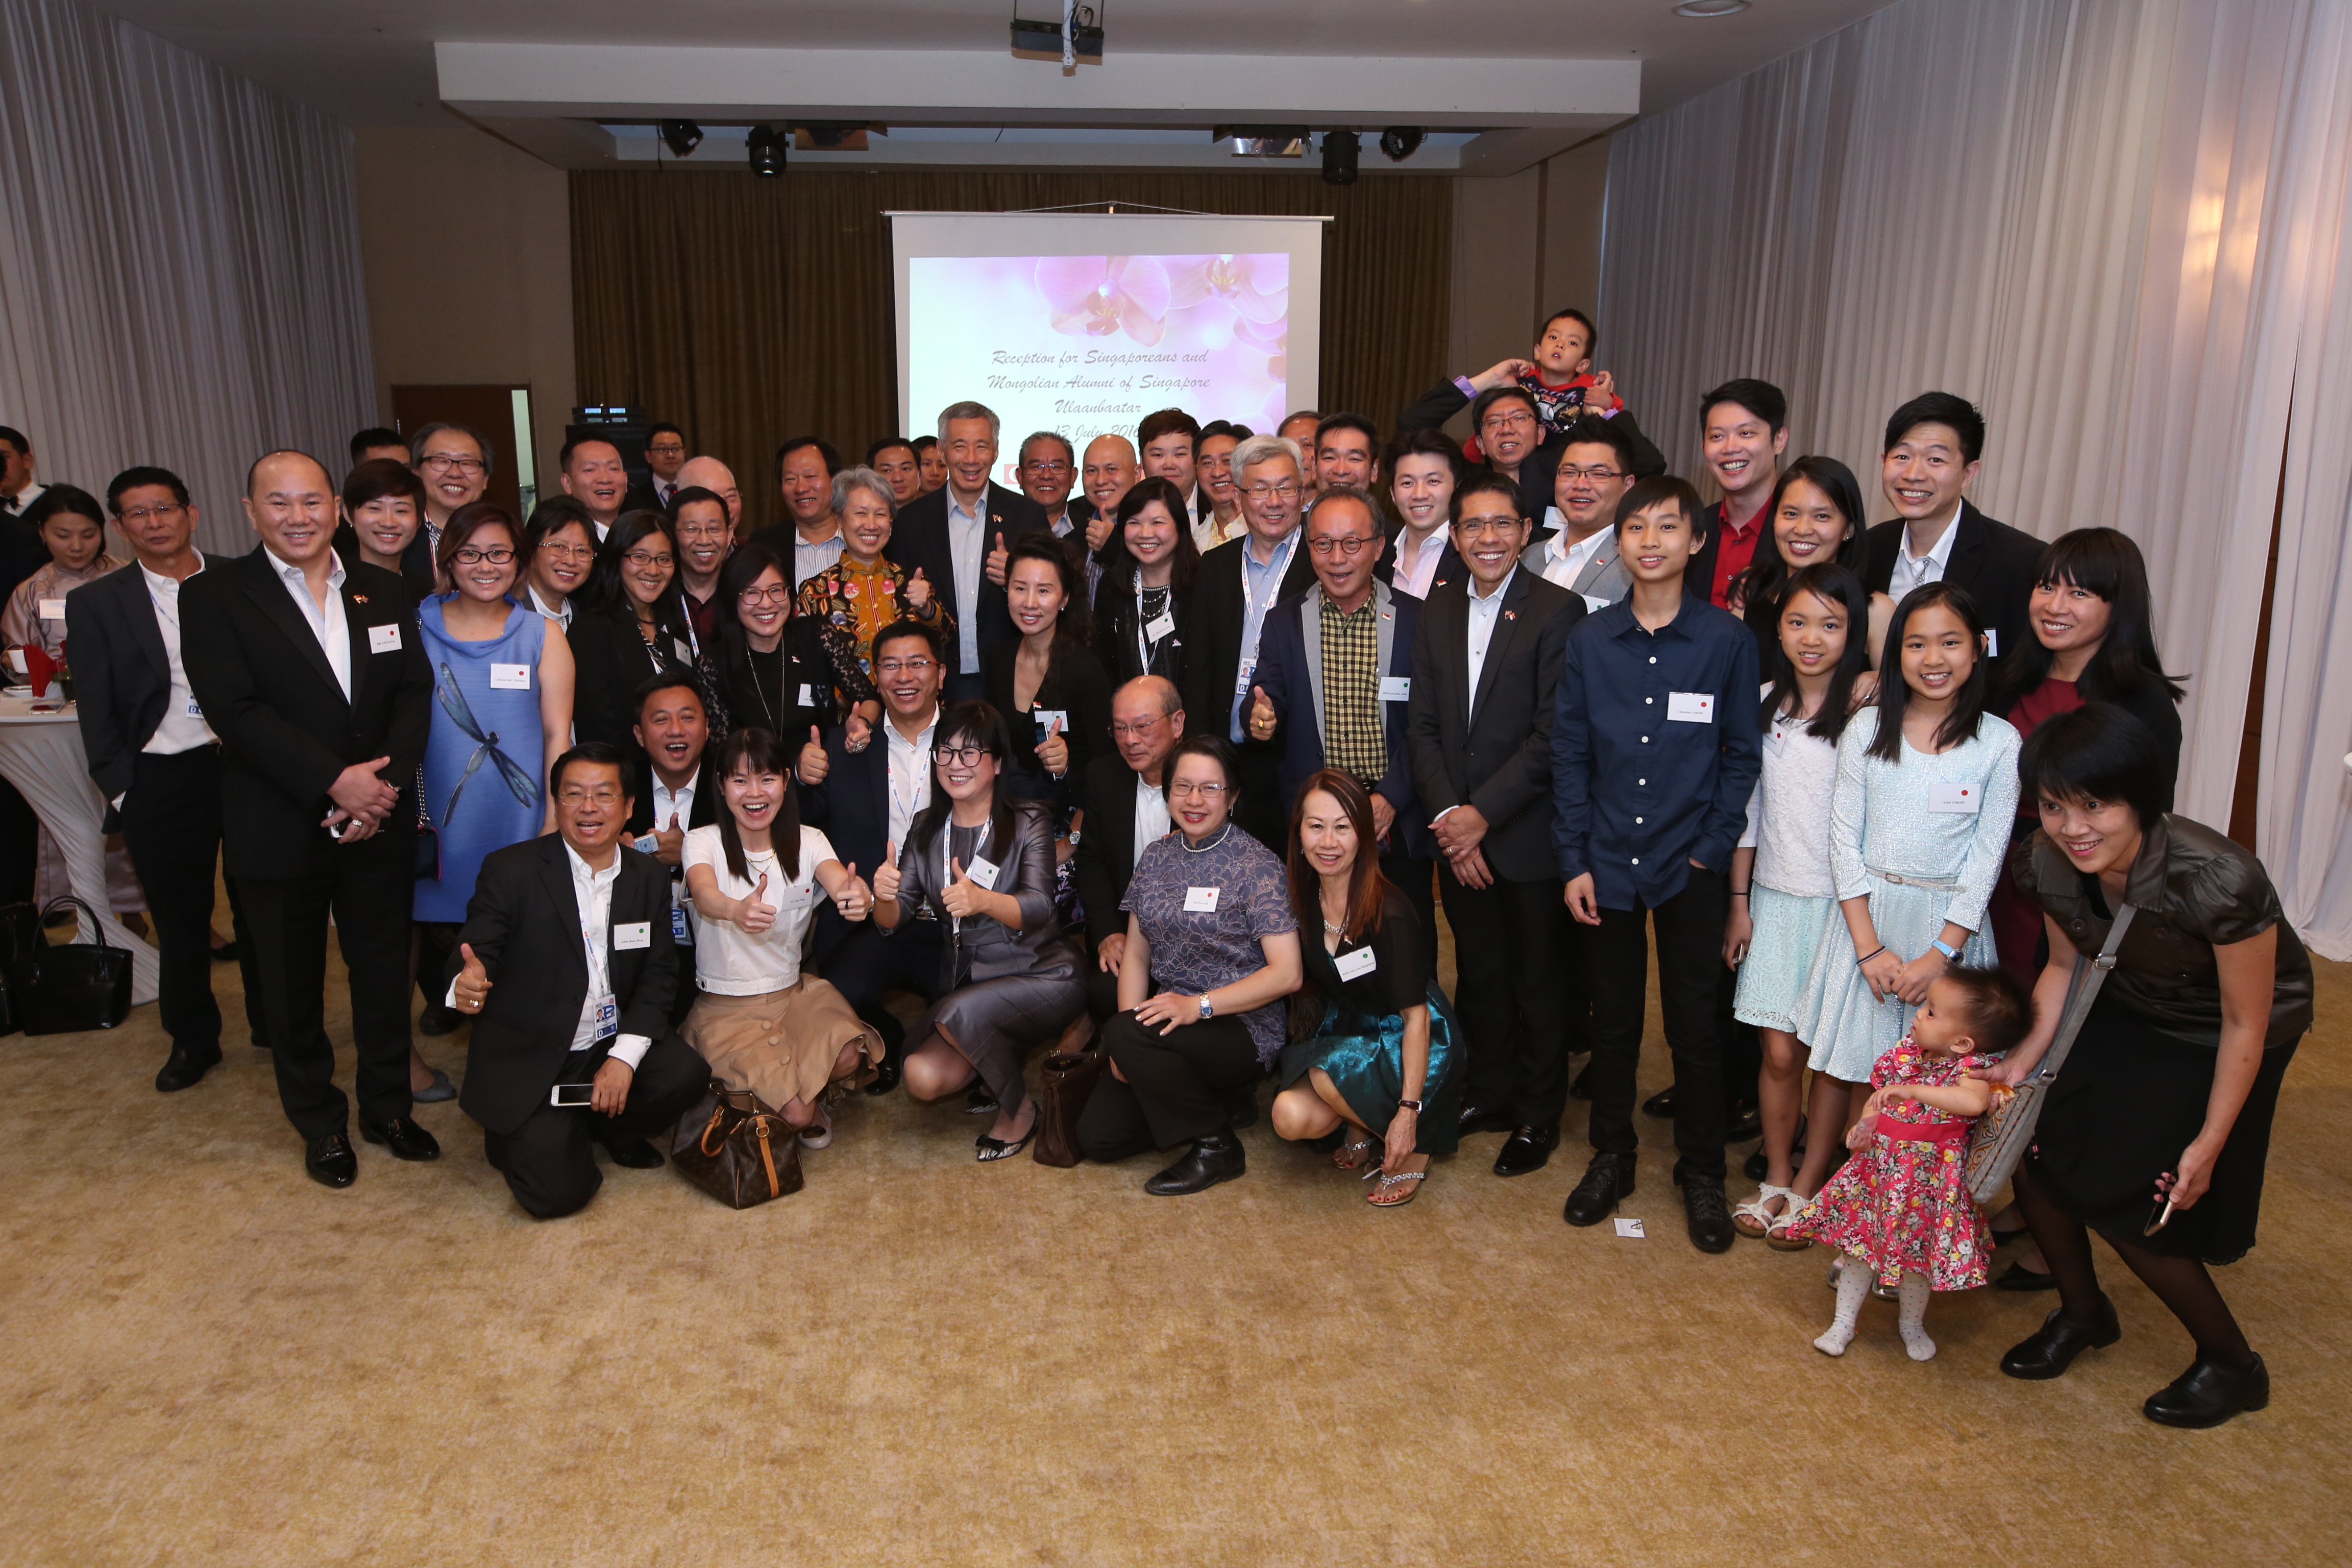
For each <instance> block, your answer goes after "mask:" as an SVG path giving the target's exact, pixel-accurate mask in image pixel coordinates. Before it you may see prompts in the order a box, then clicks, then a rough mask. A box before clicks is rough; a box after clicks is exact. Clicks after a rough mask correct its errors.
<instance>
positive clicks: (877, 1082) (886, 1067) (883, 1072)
mask: <svg viewBox="0 0 2352 1568" xmlns="http://www.w3.org/2000/svg"><path fill="white" fill-rule="evenodd" d="M896 1088H898V1068H895V1067H892V1066H891V1065H890V1064H889V1063H888V1062H884V1063H883V1064H882V1065H881V1066H880V1067H878V1068H875V1069H874V1079H873V1081H872V1082H871V1083H868V1084H867V1085H866V1093H868V1094H887V1093H889V1092H890V1091H891V1090H892V1089H896Z"/></svg>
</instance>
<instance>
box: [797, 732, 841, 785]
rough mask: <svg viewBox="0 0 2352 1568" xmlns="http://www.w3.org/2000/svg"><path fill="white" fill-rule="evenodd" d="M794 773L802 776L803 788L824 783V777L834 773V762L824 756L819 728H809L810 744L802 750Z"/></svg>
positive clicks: (822, 738)
mask: <svg viewBox="0 0 2352 1568" xmlns="http://www.w3.org/2000/svg"><path fill="white" fill-rule="evenodd" d="M832 771H833V760H832V759H831V758H829V757H827V756H826V755H825V754H824V736H823V735H822V734H820V733H818V731H817V727H816V726H815V725H814V724H812V725H810V726H809V738H808V744H806V745H805V746H803V747H802V748H801V755H800V761H799V762H797V763H794V764H793V772H794V773H798V774H800V775H801V784H802V787H803V788H806V787H808V786H809V785H812V784H823V783H824V775H825V774H826V773H830V772H832Z"/></svg>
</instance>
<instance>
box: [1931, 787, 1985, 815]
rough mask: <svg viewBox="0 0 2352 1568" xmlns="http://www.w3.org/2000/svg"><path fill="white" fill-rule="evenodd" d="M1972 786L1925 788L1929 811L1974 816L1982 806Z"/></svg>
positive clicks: (1977, 792) (1977, 793)
mask: <svg viewBox="0 0 2352 1568" xmlns="http://www.w3.org/2000/svg"><path fill="white" fill-rule="evenodd" d="M1982 804H1983V803H1982V801H1981V800H1980V799H1979V791H1978V789H1977V786H1976V785H1974V784H1929V785H1928V786H1927V809H1928V810H1929V811H1948V812H1960V813H1964V814H1965V815H1967V816H1975V815H1976V814H1977V810H1978V808H1979V806H1980V805H1982Z"/></svg>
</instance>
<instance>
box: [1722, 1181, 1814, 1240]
mask: <svg viewBox="0 0 2352 1568" xmlns="http://www.w3.org/2000/svg"><path fill="white" fill-rule="evenodd" d="M1774 1198H1780V1199H1781V1200H1782V1207H1781V1210H1780V1213H1779V1214H1777V1215H1776V1214H1773V1213H1771V1212H1770V1211H1769V1210H1768V1209H1767V1208H1766V1207H1765V1206H1764V1205H1766V1204H1769V1203H1770V1202H1771V1201H1772V1200H1773V1199H1774ZM1802 1202H1803V1200H1802V1199H1801V1198H1799V1197H1798V1196H1797V1194H1795V1192H1793V1191H1792V1190H1790V1188H1787V1187H1776V1186H1774V1185H1773V1184H1771V1183H1769V1182H1766V1183H1765V1184H1763V1185H1761V1186H1760V1187H1759V1188H1757V1190H1756V1195H1755V1196H1754V1197H1752V1198H1750V1199H1748V1201H1747V1202H1746V1203H1744V1204H1740V1205H1737V1206H1735V1207H1734V1208H1733V1209H1732V1211H1731V1227H1732V1229H1734V1230H1736V1231H1738V1233H1739V1234H1740V1235H1742V1236H1745V1237H1750V1238H1751V1239H1754V1240H1757V1241H1764V1240H1768V1239H1769V1238H1770V1237H1771V1234H1772V1226H1773V1223H1774V1222H1775V1221H1785V1219H1786V1218H1787V1216H1788V1215H1792V1214H1794V1213H1795V1212H1796V1211H1797V1209H1798V1208H1799V1207H1800V1206H1801V1205H1802Z"/></svg>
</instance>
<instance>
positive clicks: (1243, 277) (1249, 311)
mask: <svg viewBox="0 0 2352 1568" xmlns="http://www.w3.org/2000/svg"><path fill="white" fill-rule="evenodd" d="M1168 263H1169V266H1168V281H1169V287H1170V293H1171V300H1172V303H1173V304H1174V306H1175V308H1176V309H1177V310H1186V309H1189V308H1190V307H1192V306H1193V305H1197V304H1199V303H1200V302H1201V301H1202V300H1209V299H1217V300H1226V301H1227V302H1229V303H1230V304H1231V305H1232V306H1233V308H1234V315H1236V316H1238V317H1239V318H1241V320H1242V321H1255V322H1257V323H1259V324H1260V325H1263V326H1278V325H1279V324H1280V323H1281V322H1282V321H1284V319H1285V318H1286V317H1287V316H1288V315H1289V314H1290V258H1289V257H1288V256H1287V255H1286V254H1284V253H1282V252H1280V251H1276V252H1272V253H1270V254H1266V255H1252V256H1191V257H1183V258H1177V257H1170V258H1168Z"/></svg>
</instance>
